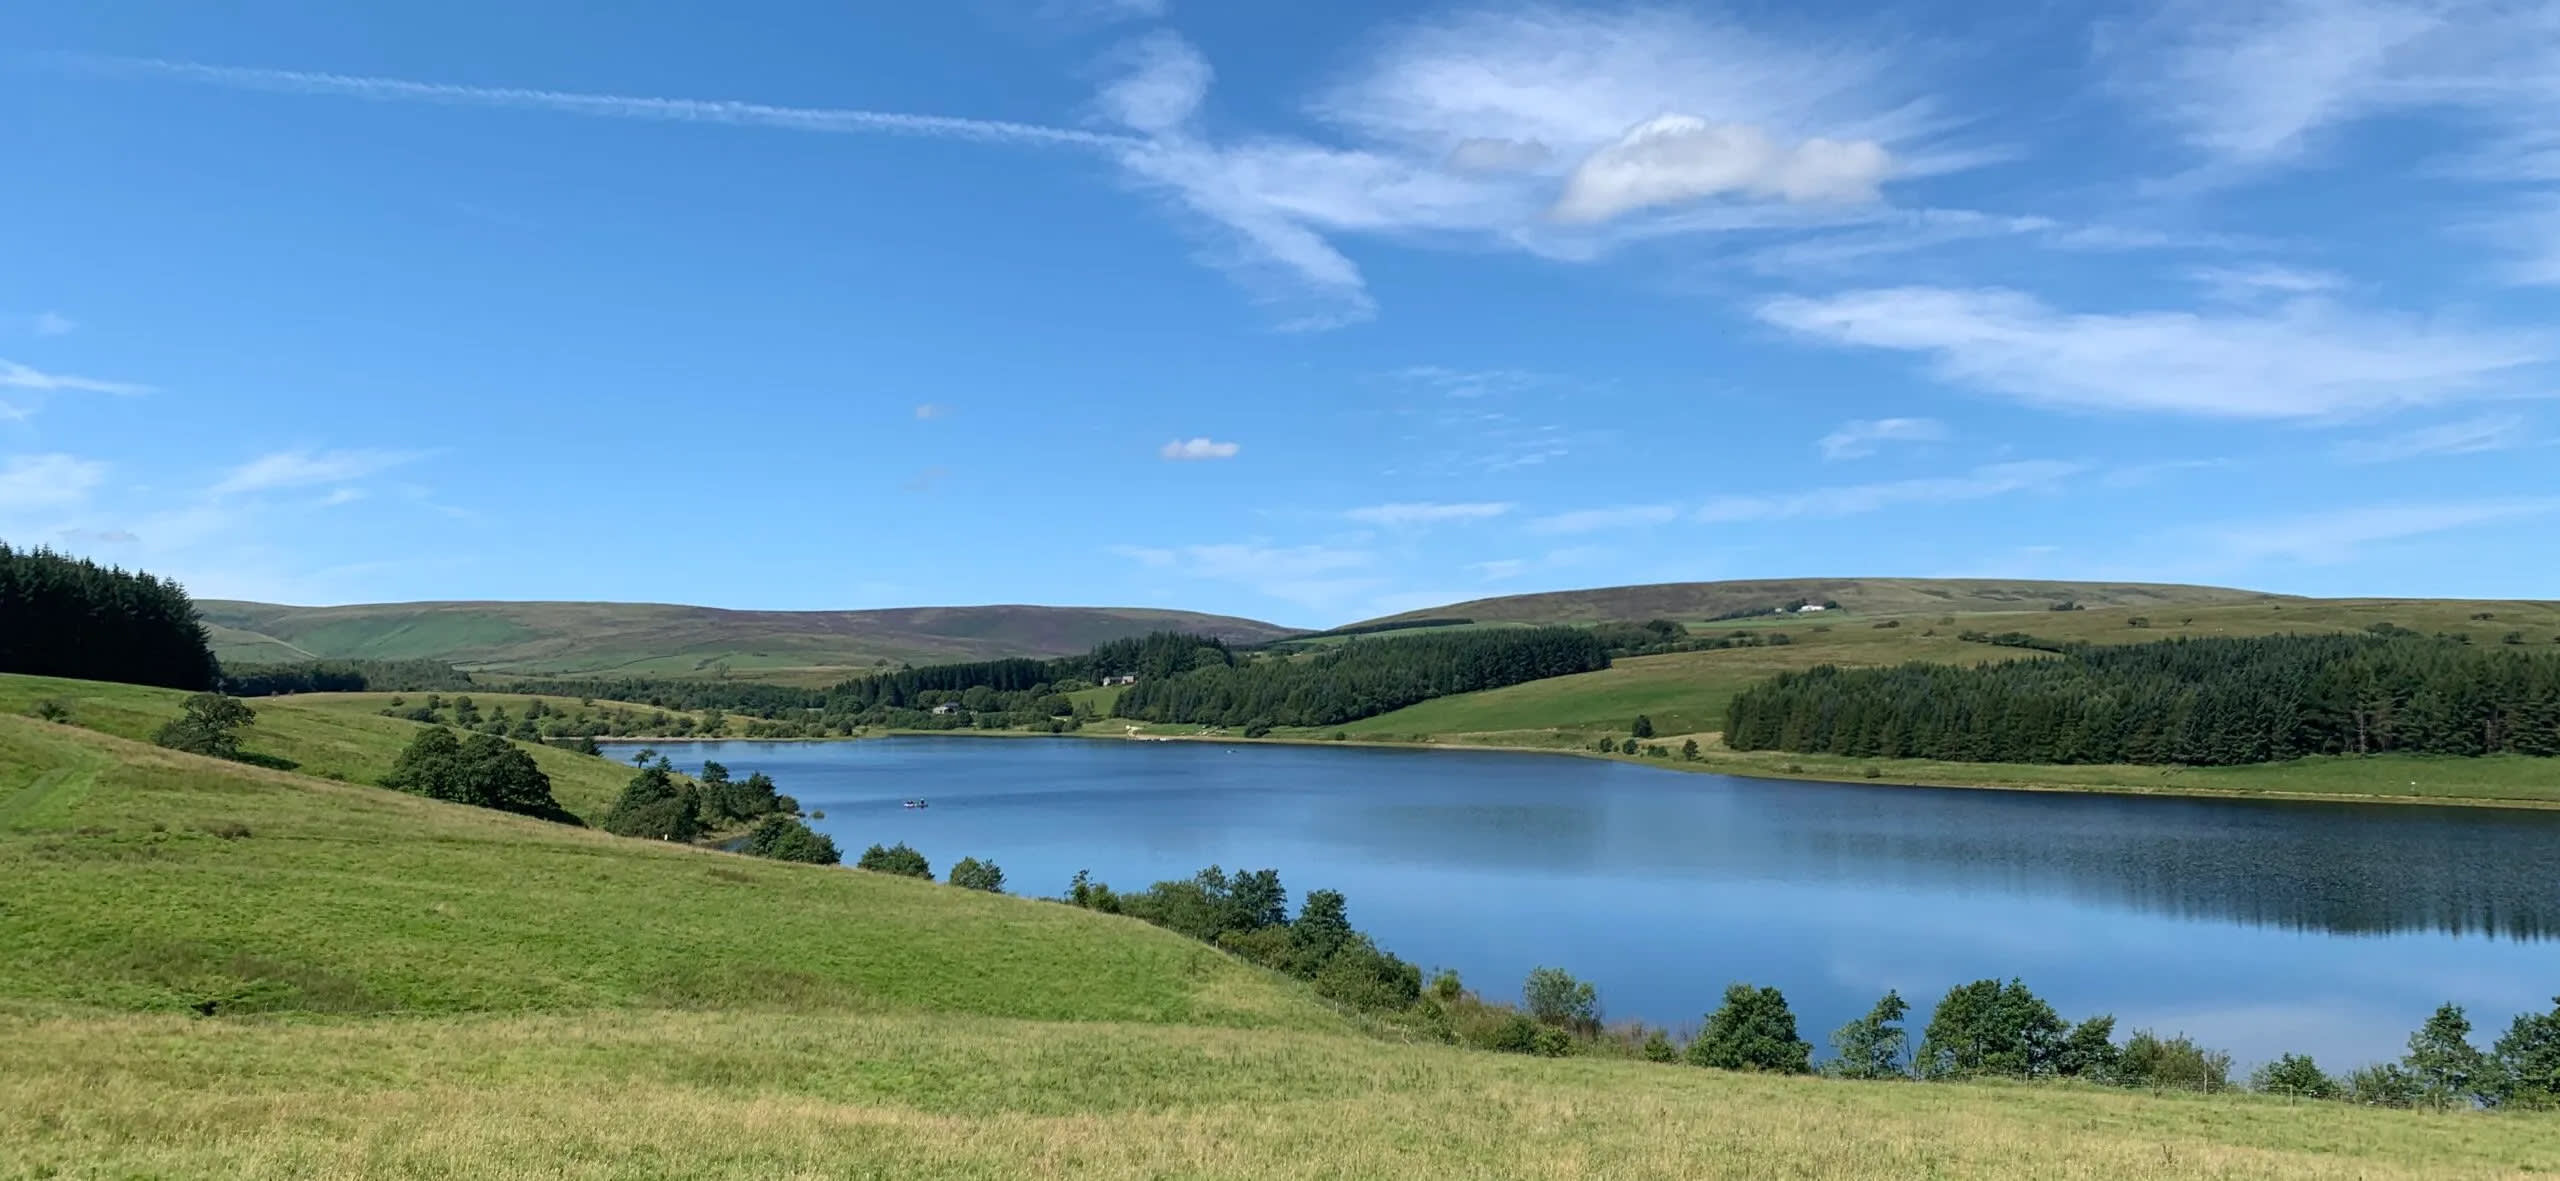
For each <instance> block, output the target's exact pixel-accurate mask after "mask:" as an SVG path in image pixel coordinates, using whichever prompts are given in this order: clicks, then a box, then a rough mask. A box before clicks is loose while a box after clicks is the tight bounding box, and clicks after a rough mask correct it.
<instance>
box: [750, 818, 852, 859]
mask: <svg viewBox="0 0 2560 1181" xmlns="http://www.w3.org/2000/svg"><path fill="white" fill-rule="evenodd" d="M738 851H739V852H741V853H744V854H746V855H748V856H750V857H769V858H772V859H773V860H775V861H798V862H802V863H805V864H808V865H842V864H844V853H843V852H842V851H841V850H839V849H837V848H836V842H835V838H833V837H830V836H828V835H827V834H825V833H822V832H818V831H816V830H814V829H811V828H810V827H809V826H808V825H805V824H802V823H800V822H799V821H797V820H794V819H792V818H790V817H788V816H767V817H765V818H764V819H762V820H759V821H757V822H756V827H755V830H754V831H753V832H750V833H748V834H747V840H746V843H745V844H743V845H740V846H739V847H738Z"/></svg>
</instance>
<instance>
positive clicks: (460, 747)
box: [382, 726, 567, 818]
mask: <svg viewBox="0 0 2560 1181" xmlns="http://www.w3.org/2000/svg"><path fill="white" fill-rule="evenodd" d="M382 785H383V786H384V787H388V788H393V789H395V790H398V791H405V792H410V793H412V794H415V795H422V796H425V797H427V798H428V799H432V800H444V801H446V802H448V803H455V804H469V805H472V806H473V807H478V808H493V809H496V810H498V811H501V812H515V813H519V814H521V815H526V816H541V817H546V818H565V817H566V816H567V814H566V813H565V812H563V811H562V810H561V807H560V803H559V801H558V800H555V799H553V798H552V796H551V777H550V776H548V775H545V774H543V773H542V768H540V767H538V766H536V765H534V761H533V756H532V755H529V754H526V753H525V752H524V751H523V750H522V749H521V748H519V747H517V746H516V745H515V744H514V743H512V742H509V741H507V740H506V739H504V738H500V737H497V736H496V735H492V734H474V735H472V736H471V739H470V741H468V742H463V741H458V740H456V739H455V738H454V736H453V731H451V730H447V729H445V728H444V727H442V726H435V727H431V728H429V729H426V730H421V731H419V732H418V736H417V737H415V738H412V739H410V740H409V745H408V746H407V747H406V748H404V749H403V750H401V752H400V757H399V758H398V759H396V760H394V761H393V762H392V764H391V773H390V774H388V775H385V776H383V777H382Z"/></svg>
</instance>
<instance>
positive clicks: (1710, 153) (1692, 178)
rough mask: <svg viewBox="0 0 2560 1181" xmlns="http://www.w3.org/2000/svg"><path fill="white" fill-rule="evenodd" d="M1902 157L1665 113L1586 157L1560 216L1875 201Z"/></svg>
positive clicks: (1561, 201) (1863, 145)
mask: <svg viewBox="0 0 2560 1181" xmlns="http://www.w3.org/2000/svg"><path fill="white" fill-rule="evenodd" d="M1892 168H1893V158H1892V156H1891V155H1890V154H1888V153H1887V152H1886V151H1885V150H1884V146H1883V145H1881V144H1878V143H1876V142H1874V141H1872V140H1848V141H1841V140H1830V139H1820V138H1816V139H1808V140H1805V141H1803V142H1802V143H1798V144H1795V145H1793V146H1788V145H1785V144H1781V143H1778V142H1777V141H1775V140H1773V139H1771V138H1770V136H1769V133H1768V132H1766V131H1763V130H1762V129H1760V128H1758V127H1753V126H1750V125H1749V124H1743V123H1709V122H1707V121H1706V120H1704V119H1700V118H1696V117H1694V116H1690V115H1661V116H1657V117H1655V118H1653V119H1649V120H1646V121H1645V122H1643V123H1639V124H1637V125H1636V126H1635V127H1634V128H1633V129H1631V130H1629V131H1628V132H1627V133H1626V135H1625V136H1623V137H1621V138H1620V139H1619V140H1618V141H1617V142H1616V143H1613V144H1610V145H1609V146H1607V147H1604V148H1601V149H1600V150H1599V151H1596V152H1593V153H1592V154H1591V155H1590V156H1589V157H1587V158H1585V159H1584V160H1583V162H1582V164H1581V166H1580V167H1578V168H1575V169H1574V171H1573V175H1572V177H1570V178H1568V179H1567V180H1566V181H1565V188H1564V194H1563V195H1562V196H1560V197H1558V198H1557V199H1556V204H1555V208H1554V209H1553V210H1551V211H1550V212H1551V214H1552V216H1554V217H1555V218H1556V219H1557V220H1559V221H1567V222H1593V221H1607V220H1609V219H1610V218H1613V217H1617V216H1619V215H1620V214H1624V213H1629V212H1632V211H1635V210H1638V209H1646V208H1651V207H1653V206H1657V205H1678V204H1686V203H1688V202H1692V201H1696V200H1700V199H1702V198H1706V197H1719V196H1724V195H1726V194H1729V193H1743V194H1748V195H1750V196H1754V197H1764V198H1776V199H1779V200H1785V201H1844V202H1845V201H1872V200H1875V199H1876V197H1877V195H1878V194H1877V191H1876V187H1877V186H1878V185H1880V184H1882V183H1884V179H1885V177H1886V175H1887V174H1889V173H1890V172H1891V171H1892Z"/></svg>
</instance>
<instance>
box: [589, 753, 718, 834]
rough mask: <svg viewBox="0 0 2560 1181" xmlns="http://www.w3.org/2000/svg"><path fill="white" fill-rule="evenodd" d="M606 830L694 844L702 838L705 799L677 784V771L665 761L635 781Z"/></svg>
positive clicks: (607, 817) (608, 815)
mask: <svg viewBox="0 0 2560 1181" xmlns="http://www.w3.org/2000/svg"><path fill="white" fill-rule="evenodd" d="M602 827H603V828H604V830H605V831H606V832H609V833H613V834H615V835H616V836H626V837H643V838H646V839H649V840H658V841H691V840H693V839H694V838H695V837H698V836H701V835H702V801H701V797H700V795H699V794H698V793H696V792H695V791H694V790H693V787H692V785H690V784H680V783H678V782H676V777H675V767H674V766H673V765H672V764H670V763H668V762H667V760H665V759H663V758H662V759H659V760H658V761H657V762H655V763H652V764H650V765H648V766H646V767H642V768H641V769H640V773H639V774H637V775H634V776H632V777H631V782H630V783H629V784H628V785H626V786H625V787H624V788H623V789H622V796H621V798H619V799H616V800H615V801H614V802H613V810H612V811H610V812H607V813H605V816H604V824H603V826H602Z"/></svg>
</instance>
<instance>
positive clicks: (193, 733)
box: [151, 693, 258, 759]
mask: <svg viewBox="0 0 2560 1181" xmlns="http://www.w3.org/2000/svg"><path fill="white" fill-rule="evenodd" d="M257 720H258V714H257V711H255V710H252V709H250V708H249V707H248V706H246V705H243V704H241V702H240V699H239V698H237V697H225V696H223V695H222V694H220V693H198V694H195V695H194V696H191V697H189V698H187V703H186V705H185V707H184V708H183V710H182V711H181V712H180V713H179V714H178V716H177V717H174V718H171V719H170V720H169V721H168V723H167V724H166V725H163V726H161V727H160V728H159V729H158V730H156V731H154V732H153V733H152V735H151V741H153V742H155V743H158V744H159V745H161V746H165V747H168V748H169V749H171V750H181V751H185V752H187V753H188V754H191V755H205V756H208V757H211V758H217V759H237V758H239V757H240V733H239V732H240V730H241V729H242V728H244V727H247V726H253V725H256V724H257Z"/></svg>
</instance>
